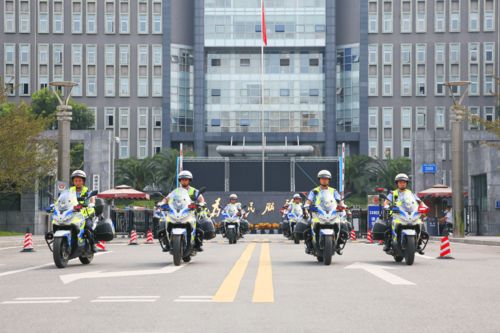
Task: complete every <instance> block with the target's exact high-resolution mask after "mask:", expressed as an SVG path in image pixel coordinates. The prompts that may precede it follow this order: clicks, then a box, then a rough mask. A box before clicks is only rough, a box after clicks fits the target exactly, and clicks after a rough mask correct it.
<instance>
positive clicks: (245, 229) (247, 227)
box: [240, 220, 250, 234]
mask: <svg viewBox="0 0 500 333" xmlns="http://www.w3.org/2000/svg"><path fill="white" fill-rule="evenodd" d="M240 228H241V232H242V233H243V234H246V233H248V231H249V230H250V223H249V222H248V221H247V220H241V222H240Z"/></svg>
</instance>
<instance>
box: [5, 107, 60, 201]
mask: <svg viewBox="0 0 500 333" xmlns="http://www.w3.org/2000/svg"><path fill="white" fill-rule="evenodd" d="M48 123H49V121H48V120H47V119H39V118H37V117H36V116H34V115H33V114H32V113H31V112H30V108H29V106H28V105H26V104H24V103H21V104H19V105H15V106H14V107H12V106H9V111H5V110H4V112H2V113H0V156H1V158H0V192H2V193H23V192H27V191H31V190H33V189H34V188H35V185H36V181H37V180H39V179H41V178H42V177H45V176H47V174H50V173H52V172H53V171H54V169H55V161H56V159H55V153H54V152H55V150H54V148H55V143H54V142H52V141H51V140H49V139H44V138H42V137H41V136H40V134H41V133H42V132H43V131H44V130H45V128H47V125H48Z"/></svg>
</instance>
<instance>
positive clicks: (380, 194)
mask: <svg viewBox="0 0 500 333" xmlns="http://www.w3.org/2000/svg"><path fill="white" fill-rule="evenodd" d="M379 197H381V198H382V199H384V200H388V199H387V196H386V195H385V194H384V193H379Z"/></svg>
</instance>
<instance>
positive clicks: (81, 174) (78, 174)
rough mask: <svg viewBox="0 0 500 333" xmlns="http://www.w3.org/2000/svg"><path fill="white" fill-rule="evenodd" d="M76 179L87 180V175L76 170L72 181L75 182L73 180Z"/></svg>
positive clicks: (72, 175)
mask: <svg viewBox="0 0 500 333" xmlns="http://www.w3.org/2000/svg"><path fill="white" fill-rule="evenodd" d="M75 177H79V178H82V179H83V180H85V179H87V174H86V173H85V172H84V171H82V170H75V171H73V173H72V174H71V180H73V178H75Z"/></svg>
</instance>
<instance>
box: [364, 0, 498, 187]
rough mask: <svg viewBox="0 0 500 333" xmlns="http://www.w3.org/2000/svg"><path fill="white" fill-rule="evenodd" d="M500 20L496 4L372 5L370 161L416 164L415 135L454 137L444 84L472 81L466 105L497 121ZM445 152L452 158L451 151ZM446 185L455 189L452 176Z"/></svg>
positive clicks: (377, 1) (459, 0) (468, 0)
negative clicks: (400, 160)
mask: <svg viewBox="0 0 500 333" xmlns="http://www.w3.org/2000/svg"><path fill="white" fill-rule="evenodd" d="M499 18H500V8H499V1H498V0H436V1H426V0H402V1H392V0H369V1H368V110H367V114H368V123H369V125H368V145H369V150H368V152H369V155H370V156H373V157H379V158H387V157H400V156H405V157H410V158H412V157H414V156H413V152H412V137H413V133H414V132H415V131H438V132H439V131H444V132H445V133H448V132H449V131H450V121H451V119H450V112H449V107H450V105H451V100H450V97H449V92H448V91H447V87H445V86H444V83H445V82H450V81H470V82H471V84H470V88H469V91H468V94H467V96H466V98H465V100H464V104H465V105H467V106H468V107H469V111H470V113H472V114H476V115H480V116H481V117H483V118H484V119H487V120H493V119H495V117H496V116H495V105H496V103H497V102H496V99H495V93H497V91H496V90H497V88H496V84H495V76H500V74H499V73H500V71H499V64H500V54H499V53H500V52H499V44H500V40H499V38H500V37H499V36H500V35H499V33H498V31H499V29H498V20H499ZM462 89H463V88H462ZM459 90H460V88H459V89H458V90H456V91H455V92H456V93H460V91H459ZM466 126H467V127H468V128H469V129H474V130H479V129H480V128H479V127H478V126H477V125H475V124H472V123H467V124H466ZM447 135H448V134H447ZM415 144H416V145H420V144H422V143H421V142H415ZM439 149H440V150H442V154H441V155H443V156H444V158H445V159H449V149H450V147H449V145H448V144H444V143H443V147H439ZM440 182H441V183H448V184H449V183H450V179H449V172H443V173H442V179H441V181H440Z"/></svg>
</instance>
